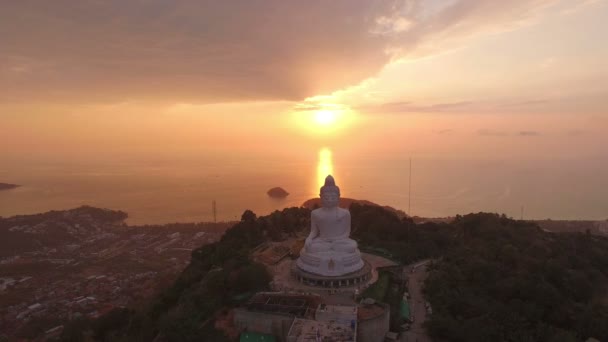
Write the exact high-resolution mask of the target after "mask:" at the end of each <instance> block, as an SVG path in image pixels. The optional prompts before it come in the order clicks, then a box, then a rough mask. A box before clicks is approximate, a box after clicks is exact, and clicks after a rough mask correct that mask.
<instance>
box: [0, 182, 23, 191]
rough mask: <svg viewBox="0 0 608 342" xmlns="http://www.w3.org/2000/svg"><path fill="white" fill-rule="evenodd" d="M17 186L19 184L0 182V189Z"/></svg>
mask: <svg viewBox="0 0 608 342" xmlns="http://www.w3.org/2000/svg"><path fill="white" fill-rule="evenodd" d="M18 187H19V185H17V184H8V183H0V191H2V190H11V189H14V188H18Z"/></svg>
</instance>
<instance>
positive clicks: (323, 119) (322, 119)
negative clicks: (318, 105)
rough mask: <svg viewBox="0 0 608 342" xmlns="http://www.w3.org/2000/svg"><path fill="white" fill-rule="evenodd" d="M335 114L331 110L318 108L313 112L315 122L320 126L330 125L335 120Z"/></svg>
mask: <svg viewBox="0 0 608 342" xmlns="http://www.w3.org/2000/svg"><path fill="white" fill-rule="evenodd" d="M336 118H337V114H336V112H334V111H331V110H320V111H318V112H316V113H315V122H316V123H317V124H319V125H321V126H330V125H332V124H333V123H335V122H336Z"/></svg>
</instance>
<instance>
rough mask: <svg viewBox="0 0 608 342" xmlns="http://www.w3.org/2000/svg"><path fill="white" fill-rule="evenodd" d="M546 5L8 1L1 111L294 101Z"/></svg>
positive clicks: (464, 0) (472, 0) (536, 0)
mask: <svg viewBox="0 0 608 342" xmlns="http://www.w3.org/2000/svg"><path fill="white" fill-rule="evenodd" d="M552 2H553V0H512V1H484V0H452V1H436V0H424V1H423V0H415V1H403V0H327V1H321V0H314V1H295V0H268V1H210V0H208V1H201V0H175V1H167V0H138V1H135V0H134V1H124V0H108V1H98V0H79V1H72V0H55V1H46V0H20V1H8V2H6V3H3V5H2V11H0V41H1V42H2V46H1V47H0V89H2V92H0V100H3V101H35V100H44V99H46V100H53V101H73V99H78V101H85V102H86V101H122V100H128V99H138V100H139V99H148V100H171V101H198V102H220V101H242V100H301V99H304V98H307V97H310V96H313V95H319V94H328V93H331V92H332V91H335V90H338V89H342V88H344V87H347V86H351V85H354V84H357V83H359V82H361V81H363V80H365V79H367V78H369V77H371V76H373V75H375V74H377V73H378V71H379V70H381V69H382V68H383V67H384V66H385V65H386V64H387V63H389V62H390V61H391V60H395V59H399V58H406V57H408V56H414V55H425V54H426V55H428V54H432V53H437V52H441V49H442V48H443V47H448V46H452V45H453V44H458V42H461V41H463V40H465V39H467V38H468V37H471V36H474V35H478V34H484V33H492V32H497V31H501V30H508V29H512V28H514V27H518V26H519V25H522V24H524V23H526V22H528V21H529V20H530V19H531V18H533V17H534V16H535V15H536V14H537V13H538V12H539V9H541V8H544V7H545V6H546V5H548V4H550V3H552ZM437 47H439V48H437Z"/></svg>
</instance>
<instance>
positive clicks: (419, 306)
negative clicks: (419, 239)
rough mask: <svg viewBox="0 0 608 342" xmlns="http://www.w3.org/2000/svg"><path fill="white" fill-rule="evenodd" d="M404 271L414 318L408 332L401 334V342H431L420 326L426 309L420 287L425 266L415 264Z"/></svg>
mask: <svg viewBox="0 0 608 342" xmlns="http://www.w3.org/2000/svg"><path fill="white" fill-rule="evenodd" d="M417 265H420V266H417ZM416 266H417V267H416ZM412 270H413V272H412ZM404 271H405V272H407V275H408V277H409V281H408V292H409V293H410V296H411V298H410V301H409V302H410V312H411V314H412V315H413V317H414V323H412V326H411V328H410V330H409V331H406V332H405V333H403V334H401V342H431V341H432V340H431V338H430V337H429V336H428V335H427V334H426V331H425V330H424V327H423V326H422V324H423V323H424V322H425V321H426V307H425V305H424V302H425V301H424V297H423V296H422V285H423V284H424V280H425V279H426V277H427V270H426V265H424V264H423V263H417V264H416V265H410V266H406V267H405V268H404Z"/></svg>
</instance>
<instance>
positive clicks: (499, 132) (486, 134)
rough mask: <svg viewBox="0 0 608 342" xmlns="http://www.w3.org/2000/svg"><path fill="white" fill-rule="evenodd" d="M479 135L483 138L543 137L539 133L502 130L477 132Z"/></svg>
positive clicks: (481, 130)
mask: <svg viewBox="0 0 608 342" xmlns="http://www.w3.org/2000/svg"><path fill="white" fill-rule="evenodd" d="M477 135H479V136H483V137H508V136H516V137H538V136H540V135H541V133H540V132H539V131H518V132H515V133H513V132H509V131H502V130H493V129H485V128H484V129H480V130H478V131H477Z"/></svg>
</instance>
